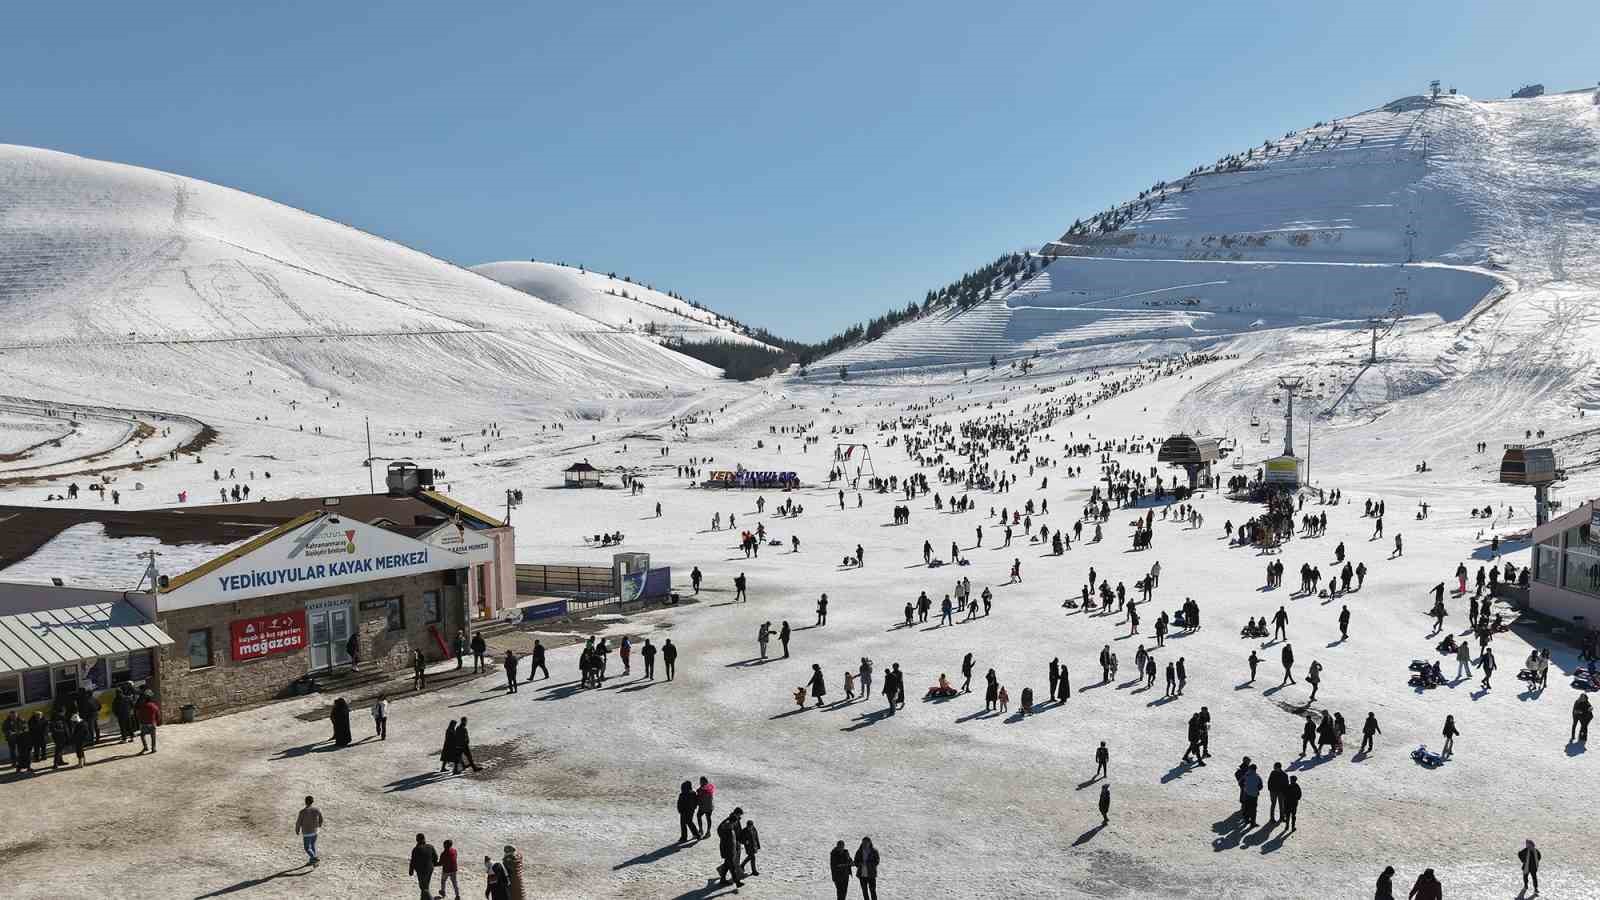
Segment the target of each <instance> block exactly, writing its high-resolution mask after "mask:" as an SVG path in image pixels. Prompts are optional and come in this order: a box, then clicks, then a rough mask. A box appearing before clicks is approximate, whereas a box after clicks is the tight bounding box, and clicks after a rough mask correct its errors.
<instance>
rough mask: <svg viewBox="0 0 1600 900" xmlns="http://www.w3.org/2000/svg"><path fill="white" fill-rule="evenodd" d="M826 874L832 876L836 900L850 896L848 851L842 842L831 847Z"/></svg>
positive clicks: (843, 899)
mask: <svg viewBox="0 0 1600 900" xmlns="http://www.w3.org/2000/svg"><path fill="white" fill-rule="evenodd" d="M828 873H829V874H830V875H832V876H833V889H834V890H835V891H837V892H838V894H839V898H838V900H845V898H846V897H847V896H849V894H850V850H849V848H847V847H845V845H844V841H840V842H838V843H837V844H834V845H833V850H832V851H830V852H829V853H828Z"/></svg>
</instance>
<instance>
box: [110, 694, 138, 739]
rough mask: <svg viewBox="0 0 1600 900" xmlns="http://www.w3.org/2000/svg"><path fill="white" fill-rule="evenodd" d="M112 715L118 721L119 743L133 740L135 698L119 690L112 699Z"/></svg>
mask: <svg viewBox="0 0 1600 900" xmlns="http://www.w3.org/2000/svg"><path fill="white" fill-rule="evenodd" d="M111 714H112V715H113V716H115V717H116V719H117V731H118V733H119V735H120V737H119V738H118V741H117V743H119V744H120V743H127V742H128V741H131V740H133V698H132V697H130V696H129V695H128V692H127V691H123V690H119V691H117V695H116V696H115V697H113V698H111Z"/></svg>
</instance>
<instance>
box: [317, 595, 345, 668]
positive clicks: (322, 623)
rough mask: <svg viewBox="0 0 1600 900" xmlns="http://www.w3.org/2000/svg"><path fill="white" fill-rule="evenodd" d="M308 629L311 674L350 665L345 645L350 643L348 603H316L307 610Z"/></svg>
mask: <svg viewBox="0 0 1600 900" xmlns="http://www.w3.org/2000/svg"><path fill="white" fill-rule="evenodd" d="M306 618H307V619H308V620H309V624H310V627H311V671H313V672H321V671H325V670H327V669H333V668H337V667H339V666H343V665H349V663H350V654H348V653H346V652H345V644H346V643H348V642H349V640H350V632H351V627H352V625H351V619H350V601H348V600H335V601H327V600H323V601H319V602H317V603H314V604H311V605H309V606H307V607H306Z"/></svg>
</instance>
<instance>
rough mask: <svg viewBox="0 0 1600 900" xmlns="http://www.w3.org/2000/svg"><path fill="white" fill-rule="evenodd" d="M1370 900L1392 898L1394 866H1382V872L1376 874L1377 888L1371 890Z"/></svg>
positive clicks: (1390, 899) (1387, 899)
mask: <svg viewBox="0 0 1600 900" xmlns="http://www.w3.org/2000/svg"><path fill="white" fill-rule="evenodd" d="M1372 900H1394V866H1384V867H1383V874H1381V875H1379V876H1378V889H1377V890H1376V891H1373V893H1372Z"/></svg>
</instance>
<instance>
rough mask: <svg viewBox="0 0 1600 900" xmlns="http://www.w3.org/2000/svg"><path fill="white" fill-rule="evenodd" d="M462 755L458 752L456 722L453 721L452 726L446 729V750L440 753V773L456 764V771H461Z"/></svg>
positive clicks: (451, 721)
mask: <svg viewBox="0 0 1600 900" xmlns="http://www.w3.org/2000/svg"><path fill="white" fill-rule="evenodd" d="M460 760H461V755H460V753H459V752H457V750H456V720H455V719H451V720H450V724H449V725H447V726H445V729H444V749H443V750H440V751H439V771H441V772H443V771H444V770H445V769H446V768H447V767H448V766H450V765H452V764H454V765H455V767H456V771H457V772H460V771H461V762H460Z"/></svg>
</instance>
